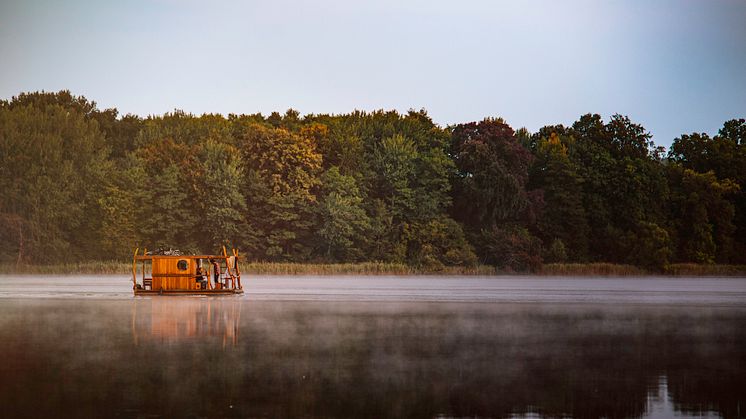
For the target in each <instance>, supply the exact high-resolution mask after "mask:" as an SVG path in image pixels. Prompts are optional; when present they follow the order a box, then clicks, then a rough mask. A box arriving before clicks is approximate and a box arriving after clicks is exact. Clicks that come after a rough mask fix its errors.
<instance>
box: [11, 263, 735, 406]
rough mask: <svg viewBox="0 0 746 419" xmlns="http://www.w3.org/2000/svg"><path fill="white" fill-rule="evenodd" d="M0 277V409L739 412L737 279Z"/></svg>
mask: <svg viewBox="0 0 746 419" xmlns="http://www.w3.org/2000/svg"><path fill="white" fill-rule="evenodd" d="M244 287H245V288H246V289H247V294H246V295H244V296H240V297H212V298H207V297H138V298H134V297H132V295H131V283H129V282H128V281H127V278H126V277H117V276H108V277H102V278H98V277H93V276H74V277H71V276H49V277H42V278H39V277H2V276H0V353H2V355H3V362H1V363H0V417H3V418H5V417H59V416H70V417H272V418H274V417H298V416H302V417H343V418H352V417H365V418H384V417H406V418H419V417H435V416H440V417H454V416H456V417H466V416H468V417H475V416H476V417H537V416H545V417H578V418H596V417H610V418H611V417H613V418H616V417H620V418H621V417H651V418H670V417H733V418H735V417H744V416H746V279H743V278H741V279H697V278H690V279H664V278H649V279H639V278H638V279H634V278H633V279H629V278H627V279H606V278H604V279H593V278H589V279H567V278H564V279H559V278H534V277H513V278H511V277H498V278H472V277H469V278H447V277H446V278H444V277H306V278H303V277H256V278H251V279H248V278H247V279H246V280H244Z"/></svg>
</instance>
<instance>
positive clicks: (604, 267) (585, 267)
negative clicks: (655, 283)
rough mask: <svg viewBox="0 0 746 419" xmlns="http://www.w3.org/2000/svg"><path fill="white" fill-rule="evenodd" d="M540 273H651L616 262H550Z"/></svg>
mask: <svg viewBox="0 0 746 419" xmlns="http://www.w3.org/2000/svg"><path fill="white" fill-rule="evenodd" d="M539 274H540V275H558V276H572V275H578V276H644V275H650V273H649V272H647V271H645V270H644V269H641V268H638V267H637V266H632V265H620V264H616V263H602V262H598V263H548V264H546V265H544V266H542V268H541V271H539Z"/></svg>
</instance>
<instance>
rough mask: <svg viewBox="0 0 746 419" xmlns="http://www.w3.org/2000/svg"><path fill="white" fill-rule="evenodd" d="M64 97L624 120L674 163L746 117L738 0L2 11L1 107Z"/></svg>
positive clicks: (336, 1) (745, 30)
mask: <svg viewBox="0 0 746 419" xmlns="http://www.w3.org/2000/svg"><path fill="white" fill-rule="evenodd" d="M60 89H69V90H71V91H72V92H73V93H74V94H78V95H84V96H86V97H87V98H89V99H92V100H95V101H96V102H97V103H98V104H99V107H101V108H107V107H117V108H118V109H119V110H120V112H122V113H136V114H139V115H143V116H144V115H148V114H161V113H164V112H168V111H171V110H173V109H174V108H179V109H183V110H185V111H188V112H193V113H203V112H219V113H224V114H227V113H231V112H232V113H254V112H262V113H265V114H267V113H269V112H271V111H273V110H278V111H284V110H285V109H287V108H290V107H292V108H295V109H297V110H299V111H300V112H301V113H302V114H306V113H342V112H349V111H351V110H354V109H363V110H374V109H380V108H384V109H391V108H394V109H398V110H400V111H406V110H407V109H410V108H415V109H419V108H425V109H427V111H428V112H429V114H430V115H431V116H432V117H433V119H434V120H435V121H436V122H438V123H440V124H442V125H446V124H451V123H456V122H468V121H473V120H480V119H482V118H484V117H485V116H502V117H503V118H505V119H506V120H507V121H508V122H509V123H510V124H511V125H512V126H513V127H514V128H518V127H521V126H526V127H527V128H529V129H530V130H532V131H533V130H536V129H538V128H539V127H541V126H542V125H545V124H554V123H564V124H571V123H572V122H573V121H574V120H576V119H577V118H578V117H579V116H580V115H581V114H584V113H588V112H593V113H599V114H601V115H602V116H603V117H604V118H605V119H607V118H608V117H609V115H611V114H613V113H621V114H626V115H629V116H630V118H632V120H633V121H635V122H638V123H641V124H643V125H644V126H645V127H646V128H647V129H648V130H650V131H651V133H652V134H653V135H654V141H655V142H656V143H657V144H662V145H666V146H667V145H669V144H670V142H671V140H672V139H673V138H674V137H676V136H678V135H679V134H681V133H684V132H692V131H704V132H708V133H711V134H714V133H716V132H717V129H718V128H719V127H720V126H721V125H722V123H723V121H725V120H727V119H730V118H734V117H746V0H722V1H720V0H710V1H707V0H698V1H694V0H668V1H656V0H639V1H637V0H635V1H602V0H589V1H566V0H565V1H554V0H546V1H542V0H535V1H511V2H508V1H433V0H430V1H427V0H422V1H406V0H399V1H397V0H385V1H365V2H363V1H354V0H317V1H297V2H292V1H245V2H238V1H196V0H191V1H190V0H186V1H185V0H160V1H157V0H151V1H129V0H122V1H93V0H89V1H38V0H25V1H20V0H19V1H15V2H10V1H8V0H0V97H2V98H10V97H11V96H13V95H16V94H18V93H19V92H21V91H35V90H47V91H56V90H60Z"/></svg>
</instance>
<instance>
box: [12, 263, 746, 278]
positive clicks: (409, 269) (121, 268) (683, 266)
mask: <svg viewBox="0 0 746 419" xmlns="http://www.w3.org/2000/svg"><path fill="white" fill-rule="evenodd" d="M131 272H132V264H131V263H129V262H121V261H91V262H77V263H65V264H56V265H16V264H10V263H7V264H0V274H3V275H14V274H19V275H23V274H30V275H34V274H35V275H128V274H131ZM139 272H140V266H139V265H138V273H139ZM241 272H242V273H244V274H248V275H453V276H459V275H463V276H477V275H478V276H495V275H538V276H602V277H603V276H608V277H624V276H671V277H681V276H695V277H696V276H699V277H708V276H710V277H746V265H700V264H694V263H678V264H671V265H668V266H667V267H666V268H665V270H664V271H662V272H651V271H647V270H645V269H643V268H640V267H637V266H632V265H622V264H614V263H550V264H545V265H543V266H542V268H541V270H539V271H538V272H534V273H522V272H506V271H500V270H498V269H496V268H495V267H493V266H488V265H477V266H471V267H470V266H446V267H442V268H440V269H427V268H423V267H415V266H409V265H406V264H402V263H390V262H360V263H278V262H248V263H242V264H241Z"/></svg>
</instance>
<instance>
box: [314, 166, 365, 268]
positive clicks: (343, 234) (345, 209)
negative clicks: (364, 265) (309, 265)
mask: <svg viewBox="0 0 746 419" xmlns="http://www.w3.org/2000/svg"><path fill="white" fill-rule="evenodd" d="M321 184H322V187H321V194H320V198H319V205H318V217H319V223H318V227H317V231H316V234H317V236H318V237H319V238H320V244H319V247H320V250H321V252H322V254H323V255H324V256H325V258H326V259H328V260H332V261H337V262H353V261H358V260H364V259H365V257H366V255H365V253H364V252H365V249H366V247H367V241H368V240H367V234H368V233H369V232H370V229H371V223H370V219H369V217H368V214H366V212H365V209H364V208H363V197H362V195H361V193H360V190H359V188H358V186H357V182H356V180H355V178H354V177H352V176H345V175H342V174H341V173H340V172H339V168H337V167H336V166H335V167H332V168H330V169H329V170H327V171H326V172H324V174H323V175H322V177H321Z"/></svg>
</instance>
